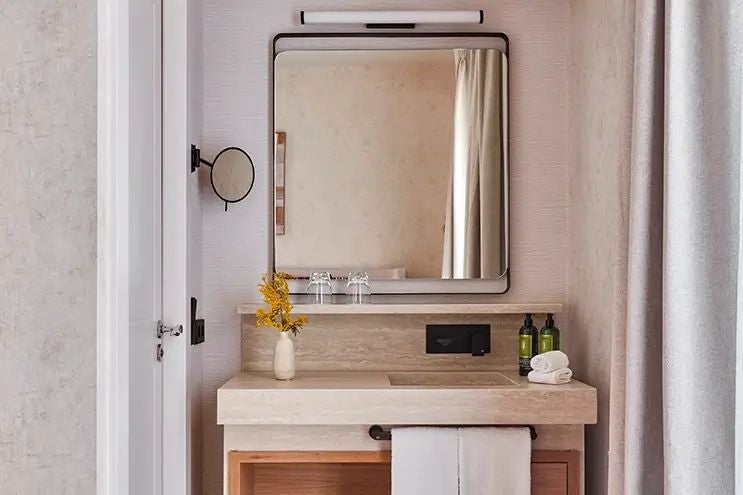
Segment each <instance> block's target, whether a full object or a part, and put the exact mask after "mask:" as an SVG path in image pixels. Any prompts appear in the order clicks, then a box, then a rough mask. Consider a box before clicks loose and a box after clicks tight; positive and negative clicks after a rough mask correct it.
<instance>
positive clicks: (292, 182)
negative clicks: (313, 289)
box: [275, 50, 455, 278]
mask: <svg viewBox="0 0 743 495" xmlns="http://www.w3.org/2000/svg"><path fill="white" fill-rule="evenodd" d="M454 92H455V88H454V53H453V51H452V50H438V51H414V52H413V51H410V52H405V53H400V52H398V55H397V56H390V55H389V52H388V53H386V54H384V55H381V56H380V55H378V54H375V53H374V52H367V53H354V55H353V56H352V57H349V55H348V52H345V54H344V52H340V53H336V52H334V53H327V52H326V53H319V54H318V53H314V54H313V53H306V52H304V53H303V52H286V53H282V54H281V55H280V56H279V57H278V58H277V60H276V96H275V99H276V121H275V125H276V130H278V131H284V132H286V133H287V151H286V169H285V170H286V198H287V201H286V235H280V236H277V237H276V266H277V267H302V268H307V269H309V270H312V269H313V268H315V269H316V268H320V267H338V268H349V269H354V268H355V269H370V268H392V267H402V268H405V269H406V270H407V276H408V277H426V278H440V277H441V260H442V256H443V247H444V230H443V227H444V222H445V216H446V201H447V188H448V185H449V179H448V177H449V167H450V163H451V157H452V143H453V135H452V133H453V122H454Z"/></svg>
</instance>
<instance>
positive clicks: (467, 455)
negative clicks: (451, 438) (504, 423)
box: [410, 427, 531, 495]
mask: <svg viewBox="0 0 743 495" xmlns="http://www.w3.org/2000/svg"><path fill="white" fill-rule="evenodd" d="M410 493H411V494H412V493H414V492H410ZM415 493H422V492H415ZM437 493H438V492H437ZM450 493H452V494H455V493H457V492H456V491H453V492H450ZM530 493H531V436H530V435H529V429H528V428H503V427H492V428H460V430H459V494H460V495H529V494H530Z"/></svg>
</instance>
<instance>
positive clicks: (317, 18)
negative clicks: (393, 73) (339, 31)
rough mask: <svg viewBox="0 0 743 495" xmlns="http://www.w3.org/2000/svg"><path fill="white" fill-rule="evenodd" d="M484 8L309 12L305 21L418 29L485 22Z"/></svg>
mask: <svg viewBox="0 0 743 495" xmlns="http://www.w3.org/2000/svg"><path fill="white" fill-rule="evenodd" d="M484 19H485V14H484V12H483V11H482V10H357V11H330V10H326V11H306V10H303V11H302V12H301V14H300V20H301V22H302V24H365V25H366V27H367V28H370V29H372V28H391V29H399V28H414V27H415V25H416V24H482V23H483V21H484Z"/></svg>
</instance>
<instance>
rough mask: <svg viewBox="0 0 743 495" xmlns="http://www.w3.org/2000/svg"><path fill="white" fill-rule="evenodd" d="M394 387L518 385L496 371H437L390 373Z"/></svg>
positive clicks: (391, 383)
mask: <svg viewBox="0 0 743 495" xmlns="http://www.w3.org/2000/svg"><path fill="white" fill-rule="evenodd" d="M387 377H388V378H389V380H390V385H392V386H393V387H513V386H514V385H518V383H516V382H515V381H513V380H511V379H510V378H508V377H506V376H504V375H502V374H500V373H498V372H496V371H449V372H447V371H443V372H442V371H435V372H421V371H419V372H409V373H388V374H387Z"/></svg>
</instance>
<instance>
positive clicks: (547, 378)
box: [527, 368, 573, 385]
mask: <svg viewBox="0 0 743 495" xmlns="http://www.w3.org/2000/svg"><path fill="white" fill-rule="evenodd" d="M572 377H573V371H572V370H571V369H570V368H560V369H559V370H554V371H548V372H546V373H545V372H542V371H536V370H532V371H530V372H529V374H528V375H527V378H528V379H529V381H530V382H534V383H546V384H548V385H562V384H565V383H570V379H571V378H572Z"/></svg>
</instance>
